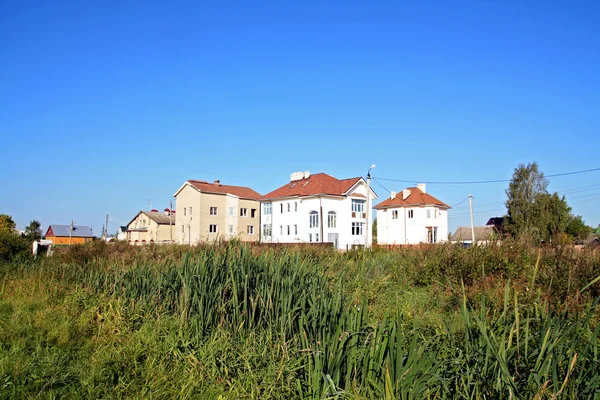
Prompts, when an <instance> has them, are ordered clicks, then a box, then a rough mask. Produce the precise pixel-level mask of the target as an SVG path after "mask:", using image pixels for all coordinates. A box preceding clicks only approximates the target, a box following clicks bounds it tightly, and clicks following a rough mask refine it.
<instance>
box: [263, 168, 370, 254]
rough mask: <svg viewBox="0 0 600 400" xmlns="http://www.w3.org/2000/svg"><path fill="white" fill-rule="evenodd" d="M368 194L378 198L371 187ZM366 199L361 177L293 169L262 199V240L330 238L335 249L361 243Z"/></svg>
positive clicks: (319, 240) (306, 240)
mask: <svg viewBox="0 0 600 400" xmlns="http://www.w3.org/2000/svg"><path fill="white" fill-rule="evenodd" d="M369 196H370V199H371V201H373V199H377V195H376V194H375V192H373V190H369ZM366 202H367V183H366V182H365V180H364V179H363V178H360V177H357V178H349V179H336V178H334V177H333V176H330V175H327V174H324V173H318V174H313V175H311V174H310V172H295V173H293V174H291V176H290V181H289V182H288V183H286V184H285V185H283V186H281V187H280V188H278V189H275V190H274V191H272V192H271V193H268V194H266V195H265V196H263V197H262V199H261V241H263V242H276V243H295V242H297V243H301V242H320V243H323V242H330V243H333V244H334V246H335V247H336V248H338V249H348V248H351V247H352V246H353V245H364V244H365V240H366V234H367V231H366V222H367V208H366ZM370 226H372V216H371V224H370Z"/></svg>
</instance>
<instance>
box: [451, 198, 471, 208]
mask: <svg viewBox="0 0 600 400" xmlns="http://www.w3.org/2000/svg"><path fill="white" fill-rule="evenodd" d="M467 200H469V198H468V197H467V198H465V199H464V200H463V201H461V202H460V203H456V204H455V205H453V206H451V208H454V207H457V206H459V205H461V204H462V203H464V202H465V201H467Z"/></svg>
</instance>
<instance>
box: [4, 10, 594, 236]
mask: <svg viewBox="0 0 600 400" xmlns="http://www.w3.org/2000/svg"><path fill="white" fill-rule="evenodd" d="M84 3H85V5H83V3H82V2H58V3H56V4H49V3H47V2H40V3H39V4H36V3H34V2H13V3H12V4H9V3H7V4H4V5H3V9H2V12H1V13H0V54H2V62H1V63H0V90H1V93H2V96H0V129H1V131H2V142H3V146H2V148H3V157H2V159H1V160H2V161H0V162H1V163H2V164H1V165H0V177H1V182H2V185H1V186H0V213H8V214H11V215H13V217H14V219H15V221H16V222H17V224H18V227H20V228H23V227H24V226H25V225H26V224H27V223H28V222H29V220H31V219H37V220H39V221H40V222H41V223H42V225H43V226H44V227H47V226H48V224H61V223H64V224H66V223H69V222H70V221H71V220H72V219H74V220H75V221H76V222H77V223H78V224H83V225H91V226H93V228H94V231H95V232H96V233H97V234H100V232H101V228H102V224H103V222H104V216H105V215H106V214H107V213H108V214H109V215H110V216H111V219H112V221H111V229H110V230H111V231H113V230H114V229H113V228H115V227H116V225H119V224H126V223H127V222H128V221H129V220H130V219H131V218H133V217H134V216H135V214H136V212H137V211H139V210H140V209H149V208H150V203H149V200H148V199H152V202H153V205H154V207H155V208H161V209H162V208H164V207H166V206H168V202H169V200H170V198H171V195H172V194H173V193H174V192H175V191H176V190H177V189H178V188H179V186H180V185H181V184H182V183H183V182H184V181H185V180H186V179H190V178H194V179H205V180H214V179H220V180H221V182H222V183H227V184H238V185H245V186H250V187H252V188H254V189H255V190H257V191H259V192H261V193H267V192H269V191H271V190H273V189H275V188H276V187H279V186H281V185H282V184H284V183H285V182H287V180H288V179H289V174H290V173H291V172H293V171H297V170H302V171H304V170H309V171H311V172H327V173H329V174H331V175H333V176H336V177H339V178H345V177H351V176H361V175H362V176H364V175H366V171H367V169H368V167H369V166H370V165H371V164H373V163H375V164H376V165H377V167H376V169H375V170H373V172H372V175H373V176H374V177H379V178H391V179H405V180H414V181H415V182H414V183H416V182H417V181H447V180H451V181H455V180H461V181H477V180H487V179H509V178H510V177H511V175H512V172H513V169H514V168H515V167H516V166H517V164H519V163H521V162H523V163H527V162H530V161H538V162H539V164H540V167H541V169H542V171H544V172H545V173H546V174H555V173H561V172H568V171H576V170H584V169H589V168H596V167H600V159H599V157H598V145H599V144H600V139H599V138H598V126H599V125H600V113H598V110H599V109H600V75H599V74H598V71H600V27H599V25H598V24H597V21H599V20H600V4H599V3H598V2H567V1H563V2H556V1H550V2H544V3H540V2H530V1H506V2H480V1H458V2H428V1H424V2H413V3H414V4H401V3H405V2H388V3H385V2H377V4H367V3H365V2H353V1H330V2H310V1H304V2H295V4H292V2H269V3H261V2H228V3H226V2H214V3H202V2H189V3H177V4H174V3H173V4H171V3H169V4H167V3H165V2H151V1H147V2H110V1H109V2H96V3H89V2H84ZM417 3H418V4H417ZM379 182H381V183H383V184H384V186H385V187H386V188H388V189H389V190H395V191H400V190H402V189H403V188H404V187H405V186H407V184H404V183H401V182H392V181H383V180H379ZM598 183H600V171H597V172H592V173H588V174H580V175H572V176H566V177H560V178H554V179H551V180H550V190H552V191H559V192H567V199H568V200H569V203H570V204H571V206H572V207H573V211H574V212H575V213H577V214H581V215H583V217H584V220H585V221H586V222H587V223H588V224H590V225H594V226H597V225H598V224H599V223H600V211H599V208H598V207H597V204H598V202H599V201H600V187H594V186H592V185H595V184H598ZM506 186H507V184H505V183H502V184H487V185H434V184H431V185H429V186H428V191H429V192H430V193H432V194H433V195H434V196H436V197H438V198H440V199H441V200H443V201H445V202H446V203H448V204H450V205H453V204H456V203H458V202H460V201H461V200H463V199H464V198H466V197H467V195H468V194H469V193H472V194H473V196H474V209H475V213H476V214H475V223H476V224H483V223H485V221H487V219H488V217H490V216H496V215H501V214H502V212H503V211H502V208H503V204H502V203H503V201H504V198H505V195H504V189H505V188H506ZM373 187H374V189H375V190H376V191H377V193H378V194H379V195H380V198H384V197H386V196H387V195H388V193H387V192H386V191H385V190H384V189H383V188H382V187H380V186H378V184H377V183H374V184H373ZM468 223H469V217H468V207H467V203H466V202H465V203H463V204H461V206H459V207H457V208H456V209H454V210H453V211H451V212H450V230H451V231H453V230H455V229H456V227H457V226H458V225H466V224H468Z"/></svg>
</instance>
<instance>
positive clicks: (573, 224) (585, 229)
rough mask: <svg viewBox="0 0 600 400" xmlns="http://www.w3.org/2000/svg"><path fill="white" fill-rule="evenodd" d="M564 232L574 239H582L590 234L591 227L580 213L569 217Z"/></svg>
mask: <svg viewBox="0 0 600 400" xmlns="http://www.w3.org/2000/svg"><path fill="white" fill-rule="evenodd" d="M566 232H567V234H568V235H569V236H571V237H572V238H573V239H575V240H583V239H586V238H587V237H588V236H590V235H591V234H592V232H593V229H592V228H591V227H589V226H587V225H586V224H585V223H584V222H583V218H581V215H578V216H576V217H575V216H573V217H572V218H571V220H570V221H569V224H568V225H567V231H566Z"/></svg>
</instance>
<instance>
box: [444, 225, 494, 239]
mask: <svg viewBox="0 0 600 400" xmlns="http://www.w3.org/2000/svg"><path fill="white" fill-rule="evenodd" d="M495 233H496V229H495V227H494V225H485V226H476V227H475V240H476V241H477V240H490V239H491V238H492V236H493V235H494V234H495ZM472 236H473V235H472V232H471V227H470V226H459V227H458V229H457V230H456V232H454V234H453V235H452V236H451V237H450V240H452V241H457V242H459V241H463V240H471V239H472Z"/></svg>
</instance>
